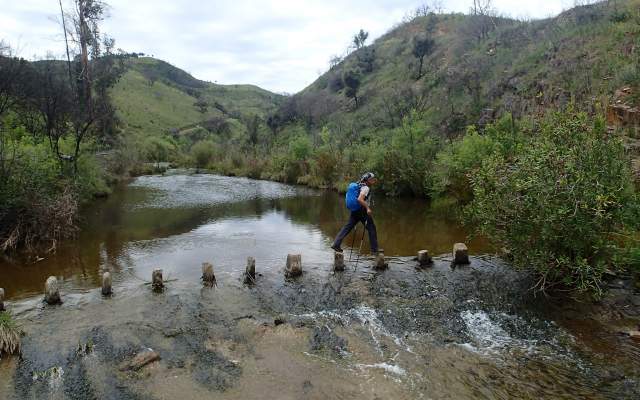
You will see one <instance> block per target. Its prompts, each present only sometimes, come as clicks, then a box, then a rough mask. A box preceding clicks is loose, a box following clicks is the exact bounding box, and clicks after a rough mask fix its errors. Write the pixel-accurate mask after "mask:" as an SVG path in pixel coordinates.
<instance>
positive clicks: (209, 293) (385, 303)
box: [0, 257, 640, 399]
mask: <svg viewBox="0 0 640 400" xmlns="http://www.w3.org/2000/svg"><path fill="white" fill-rule="evenodd" d="M330 261H332V260H327V262H326V263H320V262H310V263H304V261H303V264H304V269H305V273H304V274H303V276H302V277H300V278H297V279H295V280H290V281H287V280H285V279H284V276H283V269H279V270H278V269H277V268H272V269H261V268H260V262H259V260H258V261H257V272H258V277H257V283H256V284H255V285H245V284H243V282H242V277H241V273H240V269H238V273H237V274H226V275H222V276H220V277H218V287H217V288H212V289H208V288H202V287H201V286H200V285H199V284H198V283H197V281H195V280H193V281H192V280H187V279H178V280H177V281H173V282H170V283H168V285H167V288H166V289H165V291H164V292H163V293H159V294H155V293H152V291H151V290H150V288H149V286H148V285H145V284H144V283H143V282H135V281H131V280H122V281H116V282H114V295H113V297H111V298H103V297H102V296H101V294H100V289H99V288H97V289H91V290H86V291H82V292H73V293H66V294H65V293H63V300H64V304H62V305H61V306H55V307H51V306H44V305H42V303H41V302H40V300H41V299H40V298H30V299H25V300H20V301H16V302H13V303H10V304H9V307H10V309H11V310H12V311H13V312H14V313H15V314H16V316H17V319H18V321H19V322H20V324H21V325H22V327H23V329H24V331H25V332H26V336H25V337H24V338H23V355H22V358H20V359H18V358H11V359H5V360H3V361H2V362H1V363H0V382H2V384H0V398H2V399H5V398H6V399H23V398H55V399H92V398H100V399H161V398H193V399H199V398H202V399H204V398H212V397H215V398H221V399H248V398H279V399H300V398H308V399H326V398H355V399H376V398H381V399H384V398H394V399H415V398H432V399H440V398H441V399H444V398H534V397H535V398H540V397H542V398H568V397H571V398H576V397H577V398H618V399H619V398H638V396H640V362H639V361H640V351H639V347H638V344H637V343H636V342H633V341H631V340H629V339H628V338H625V337H622V336H620V335H617V334H615V329H613V330H610V329H609V327H608V326H607V325H606V323H604V321H597V320H594V319H591V318H590V319H586V318H585V319H576V318H574V316H564V317H562V318H561V317H560V316H562V315H564V313H565V312H564V311H562V308H558V307H555V306H554V305H553V304H550V303H548V302H547V301H546V300H544V299H541V298H539V297H538V298H535V297H533V296H532V294H531V292H529V291H528V288H529V287H530V286H531V282H530V280H529V279H528V277H527V276H526V275H522V274H519V273H516V272H514V271H513V270H511V269H510V268H508V267H506V266H504V265H503V264H502V263H501V262H500V260H497V259H494V258H490V257H473V258H472V264H471V265H470V266H464V267H457V268H451V266H450V259H448V258H447V257H441V258H436V259H435V264H434V266H433V267H429V268H423V269H421V268H416V262H415V261H413V260H412V259H411V258H392V259H390V268H389V270H387V271H384V272H374V271H373V270H372V269H371V268H370V267H369V265H370V263H371V260H366V261H365V262H364V263H363V264H361V265H360V266H359V267H358V269H357V270H356V271H354V269H353V264H348V265H347V270H346V271H345V272H343V273H337V274H330V273H326V271H328V270H329V269H330V265H331V262H330ZM282 267H284V265H283V266H282ZM625 320H629V319H628V318H625ZM571 321H574V322H575V321H578V323H576V324H574V325H572V324H571V323H570V322H571ZM603 343H605V344H607V346H603V345H602V344H603ZM616 348H617V349H623V350H622V351H616V352H613V353H612V349H616ZM149 349H151V350H149ZM145 351H154V352H156V353H157V355H158V356H159V359H158V360H154V361H151V362H149V363H148V364H146V365H140V366H136V367H135V368H131V367H130V365H131V361H132V360H134V359H135V357H136V355H138V354H140V353H144V352H145Z"/></svg>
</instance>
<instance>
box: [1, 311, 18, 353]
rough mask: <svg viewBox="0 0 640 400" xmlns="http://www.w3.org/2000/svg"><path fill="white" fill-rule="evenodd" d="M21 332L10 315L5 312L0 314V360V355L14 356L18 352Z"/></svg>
mask: <svg viewBox="0 0 640 400" xmlns="http://www.w3.org/2000/svg"><path fill="white" fill-rule="evenodd" d="M20 335H21V331H20V328H19V327H18V325H17V324H16V323H15V321H14V320H13V318H11V314H9V313H8V312H7V311H2V312H0V358H2V354H15V353H19V352H20Z"/></svg>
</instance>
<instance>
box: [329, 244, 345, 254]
mask: <svg viewBox="0 0 640 400" xmlns="http://www.w3.org/2000/svg"><path fill="white" fill-rule="evenodd" d="M331 248H332V249H333V251H335V252H336V253H342V252H343V250H342V249H341V248H340V246H336V245H333V246H331Z"/></svg>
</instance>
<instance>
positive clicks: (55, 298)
mask: <svg viewBox="0 0 640 400" xmlns="http://www.w3.org/2000/svg"><path fill="white" fill-rule="evenodd" d="M44 301H46V302H47V304H52V305H53V304H60V303H62V300H61V299H60V289H59V288H58V278H56V277H55V276H50V277H49V278H48V279H47V281H46V282H45V284H44Z"/></svg>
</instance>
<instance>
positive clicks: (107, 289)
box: [102, 272, 113, 296]
mask: <svg viewBox="0 0 640 400" xmlns="http://www.w3.org/2000/svg"><path fill="white" fill-rule="evenodd" d="M111 284H112V281H111V272H105V273H104V274H102V295H103V296H111V293H113V291H112V289H111Z"/></svg>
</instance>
